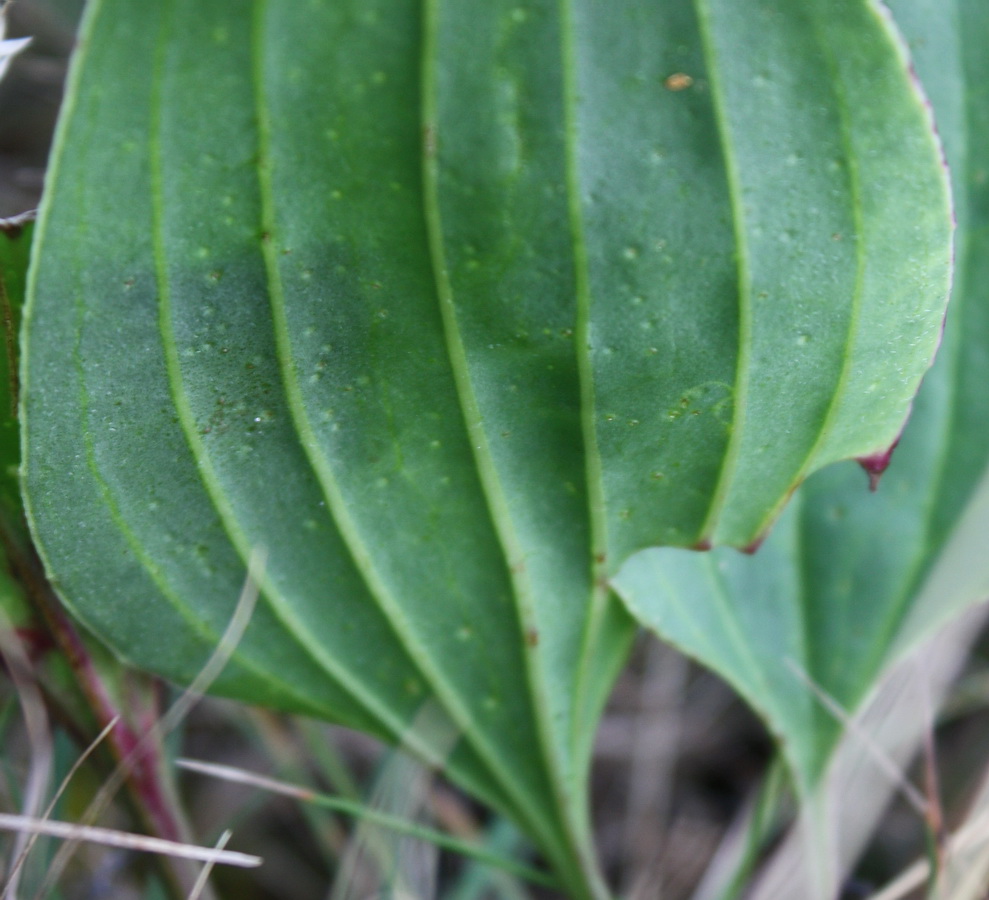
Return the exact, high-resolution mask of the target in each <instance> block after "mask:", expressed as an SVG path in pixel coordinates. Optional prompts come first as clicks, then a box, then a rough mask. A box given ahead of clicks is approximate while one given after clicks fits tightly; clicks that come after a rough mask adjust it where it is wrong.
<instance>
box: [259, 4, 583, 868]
mask: <svg viewBox="0 0 989 900" xmlns="http://www.w3.org/2000/svg"><path fill="white" fill-rule="evenodd" d="M267 6H268V0H256V3H255V6H254V19H253V30H254V40H253V42H252V51H251V53H252V59H253V63H254V71H253V76H254V90H255V116H256V121H257V126H258V137H259V141H258V142H259V161H258V166H257V169H258V183H259V187H260V198H261V216H262V227H263V230H264V233H265V234H266V235H267V236H268V240H265V241H263V242H262V256H263V257H264V262H265V269H266V272H267V279H268V295H269V297H270V299H271V308H272V320H273V326H274V336H275V346H276V353H277V355H278V361H279V366H280V368H281V371H282V380H283V384H284V390H285V395H286V399H287V403H288V408H289V411H290V414H291V415H290V418H291V420H292V422H293V424H294V427H295V429H296V432H297V433H298V436H299V440H300V442H301V444H302V447H303V449H304V450H305V453H306V456H307V458H308V459H309V464H310V465H311V466H312V468H313V471H314V472H315V474H316V477H317V480H318V481H319V484H320V486H321V488H322V491H323V494H324V496H325V498H326V507H327V510H328V511H329V513H330V515H331V516H332V518H333V520H334V522H335V523H336V526H337V529H338V531H339V533H340V535H341V537H342V538H343V541H344V544H345V545H346V546H347V549H348V551H349V553H350V555H351V558H352V560H353V562H354V565H355V568H356V570H357V572H358V573H359V574H360V575H361V577H362V579H363V580H364V583H365V585H366V587H367V589H368V592H369V594H370V595H371V596H372V597H373V598H374V599H375V601H376V603H377V605H378V608H379V609H380V610H381V612H382V613H383V614H384V616H385V618H386V619H387V621H388V622H389V624H390V625H391V628H392V630H393V632H394V634H395V636H396V638H397V639H398V641H399V643H400V644H401V645H402V646H403V647H404V648H405V650H406V652H407V654H408V655H409V657H410V659H412V661H413V662H414V663H415V665H416V666H417V667H418V668H419V670H420V672H421V673H422V675H423V678H424V680H425V681H426V682H427V683H428V684H429V685H430V686H431V687H432V689H433V691H434V692H435V694H436V696H437V697H438V698H440V700H441V701H442V703H443V705H444V706H445V707H446V709H447V710H448V712H449V713H450V714H451V716H452V718H453V719H454V721H455V722H456V723H457V725H458V727H459V728H460V729H461V730H462V734H463V737H464V738H465V739H466V740H467V741H468V742H469V743H470V745H471V746H472V747H473V749H474V751H475V752H476V753H477V755H478V756H479V757H480V758H481V759H483V760H484V761H485V763H486V764H487V766H488V768H489V771H490V772H491V773H492V774H494V775H495V777H496V779H497V781H498V783H499V784H500V785H501V787H502V789H503V790H504V791H505V795H504V796H505V798H506V799H509V800H510V801H511V803H512V804H513V805H514V808H515V810H516V812H517V813H518V814H519V817H520V819H522V820H523V821H525V822H528V824H529V827H530V828H531V829H532V832H533V833H534V834H536V835H539V836H540V838H541V839H542V840H543V841H544V842H545V843H544V846H545V847H546V848H547V849H551V848H553V847H554V846H555V845H556V844H557V840H556V838H555V836H554V829H553V827H552V824H551V823H549V821H548V820H547V819H546V817H545V816H544V815H543V812H542V811H541V810H540V809H539V805H538V802H536V801H535V798H532V797H529V796H527V795H526V793H525V791H520V789H519V788H518V785H517V783H516V780H515V778H514V777H513V776H512V773H511V769H510V767H506V766H505V764H504V762H503V760H502V757H501V754H500V753H499V752H498V750H497V748H496V747H494V746H492V745H491V744H490V742H489V741H488V740H487V738H486V737H485V735H484V733H483V731H482V730H480V729H479V728H478V727H477V726H476V724H475V722H474V716H473V715H472V713H471V711H470V709H469V708H468V707H467V706H465V705H464V704H463V703H462V702H461V700H460V698H459V696H458V693H457V691H456V690H455V689H454V688H453V687H452V686H451V685H450V684H449V683H448V682H447V680H446V678H445V676H444V675H443V673H442V672H441V671H440V670H438V669H437V668H436V666H434V665H433V664H432V660H431V654H430V652H429V651H428V649H427V648H425V647H422V646H420V645H419V643H418V641H416V640H414V639H413V635H414V630H413V629H411V628H410V627H407V625H406V616H405V614H404V613H403V611H402V609H401V606H400V604H399V603H398V602H397V601H396V599H395V598H393V597H392V596H391V592H390V590H389V589H388V587H387V585H385V583H384V582H383V581H382V579H381V577H380V576H379V575H378V573H377V572H376V570H375V566H374V559H373V556H372V554H371V553H370V552H369V550H368V548H367V547H365V546H364V542H363V539H362V538H361V536H360V531H359V529H358V527H357V525H356V523H355V522H354V520H353V518H352V517H351V515H350V514H349V512H348V510H347V504H346V501H345V499H344V496H343V493H342V491H341V490H340V488H339V486H338V484H337V479H336V476H335V474H334V472H333V466H332V464H331V463H330V461H329V459H327V457H326V455H325V453H324V452H323V449H322V445H321V443H320V441H319V439H318V437H317V435H316V432H315V430H314V429H313V427H312V423H311V422H310V420H309V417H308V414H307V412H306V407H305V401H304V398H303V396H302V392H301V389H300V385H299V381H298V376H297V373H296V371H295V367H294V365H293V364H292V360H293V352H292V346H291V338H290V335H289V325H288V318H287V314H286V309H285V294H284V289H283V286H282V283H281V275H280V271H279V266H278V257H277V253H276V244H277V241H276V239H275V235H276V233H277V230H278V229H277V228H276V227H275V217H274V186H273V183H272V177H271V157H270V147H271V124H270V117H269V113H268V108H267V103H266V101H265V98H264V92H263V84H264V71H263V49H262V45H263V34H264V27H263V23H264V18H265V10H266V8H267ZM566 856H567V855H566V854H565V853H564V854H562V855H561V857H560V858H561V859H565V858H566Z"/></svg>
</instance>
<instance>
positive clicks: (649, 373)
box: [23, 0, 950, 895]
mask: <svg viewBox="0 0 989 900" xmlns="http://www.w3.org/2000/svg"><path fill="white" fill-rule="evenodd" d="M949 247H950V224H949V219H948V201H947V188H946V181H945V177H944V173H943V171H942V169H941V165H940V162H939V159H938V155H937V148H936V145H935V142H934V140H933V136H932V133H931V128H930V123H929V121H928V117H927V114H926V111H925V109H924V107H923V104H922V102H921V98H920V96H919V94H918V93H917V92H916V90H915V89H914V86H913V85H912V83H911V80H910V77H909V74H908V71H907V66H906V63H905V59H904V58H903V56H902V54H901V53H900V51H899V48H898V46H897V45H896V43H895V40H894V38H893V36H892V34H891V32H890V30H889V27H888V23H887V22H886V21H885V20H884V19H883V17H882V16H881V15H880V14H879V13H878V12H877V11H876V9H875V8H874V7H873V5H871V4H870V3H867V2H865V0H840V2H839V3H837V4H836V3H835V2H830V3H825V2H824V0H814V2H810V3H805V4H800V5H796V4H778V3H770V2H765V0H762V2H753V3H749V4H747V6H746V8H745V10H744V11H743V10H742V9H741V8H739V7H737V5H736V4H734V3H733V2H729V0H708V2H699V0H698V2H697V3H695V4H693V5H690V4H685V3H662V4H657V3H654V2H631V0H625V2H623V3H621V4H620V5H619V6H617V7H615V6H613V5H612V6H605V5H602V4H600V3H597V2H593V0H572V2H565V3H558V4H557V3H554V4H551V3H548V2H541V3H536V2H517V0H516V2H512V3H508V2H505V0H494V2H489V3H476V4H470V5H465V4H455V3H443V2H440V0H430V2H428V3H426V4H424V5H423V4H416V3H412V2H410V0H360V2H357V0H333V2H326V0H322V2H320V0H317V2H311V3H308V4H299V3H293V2H287V0H269V2H261V0H258V2H255V3H249V2H247V0H168V2H162V3H160V4H152V5H150V6H149V5H147V4H143V3H137V2H133V0H92V2H91V3H90V6H89V9H88V13H87V18H86V23H85V26H84V31H83V35H82V42H81V49H80V52H79V54H78V55H77V58H76V61H75V65H74V67H73V74H72V77H71V83H70V86H69V91H68V95H67V101H66V108H65V112H64V114H63V117H62V120H61V123H60V128H59V135H58V139H57V146H56V150H55V153H54V156H53V163H52V168H51V171H50V173H49V177H48V190H47V193H46V196H45V201H44V207H43V211H42V220H41V223H40V225H39V230H38V235H37V239H36V250H37V252H36V254H35V261H34V268H33V270H32V280H31V290H30V300H29V307H28V313H27V321H26V325H25V330H24V335H25V342H26V358H25V364H24V367H23V372H24V378H25V383H26V389H25V399H24V407H23V410H24V432H25V437H24V446H25V448H26V454H25V469H24V471H25V487H26V493H27V497H28V504H29V512H30V517H31V521H32V524H33V527H34V529H35V533H36V536H37V539H38V542H39V545H40V547H41V550H42V552H43V554H44V557H45V559H46V563H47V565H48V568H49V571H50V574H51V576H52V578H53V580H54V581H55V583H56V585H57V586H58V588H59V590H60V591H61V593H62V595H63V596H64V597H65V599H66V601H67V602H68V603H69V604H70V605H71V606H72V608H73V609H75V610H76V611H77V613H78V614H79V615H80V617H82V618H83V619H84V620H85V621H86V622H87V623H88V624H89V625H90V627H91V628H92V629H93V630H94V631H95V632H97V633H98V634H100V635H102V636H103V637H104V638H105V639H106V640H107V641H108V642H109V643H111V644H112V645H113V646H114V647H116V648H117V650H118V651H119V652H121V653H122V654H123V655H125V656H127V657H128V658H129V659H131V660H132V661H134V662H137V663H139V664H141V665H143V666H146V667H149V668H151V669H154V670H156V671H159V672H162V673H164V674H165V675H167V676H169V677H172V678H175V679H177V680H188V679H189V678H191V677H192V676H193V674H194V673H195V671H196V669H197V667H198V666H199V665H201V663H202V661H203V660H204V658H205V657H206V656H207V655H208V653H209V652H210V650H211V648H212V646H213V644H214V643H215V642H216V640H217V638H218V635H219V634H220V633H221V632H222V629H223V627H224V625H225V623H226V619H227V617H228V616H229V615H230V611H231V608H232V606H233V603H234V601H235V598H236V597H237V595H238V592H239V587H240V581H241V580H242V578H243V573H244V561H245V560H246V559H247V558H248V555H249V553H250V551H251V548H252V547H256V546H259V545H263V546H264V547H265V548H266V549H267V551H268V560H269V563H268V567H267V570H266V572H265V574H264V577H263V579H262V585H261V587H262V589H263V602H262V604H261V605H260V606H259V608H258V611H257V613H256V617H255V621H254V622H253V624H252V627H251V629H250V630H249V631H248V633H247V635H246V637H245V639H244V641H243V643H242V645H241V646H240V647H239V648H238V650H237V652H236V654H235V655H234V657H233V659H232V663H231V666H230V668H229V669H228V670H227V672H226V673H225V674H224V676H223V678H222V679H221V680H220V682H219V683H218V684H217V686H216V687H217V689H218V690H220V691H223V692H225V693H228V694H231V695H233V696H237V697H242V698H245V699H249V700H251V701H253V702H256V703H267V704H271V705H274V706H279V707H282V708H289V709H294V710H299V711H303V712H307V713H310V714H313V715H318V716H324V717H328V718H332V719H335V720H337V721H341V722H344V723H346V724H348V725H351V726H353V727H358V728H363V729H365V730H368V731H370V732H372V733H375V734H378V735H380V736H382V737H385V738H388V739H391V740H395V741H397V740H400V739H401V738H402V737H403V735H405V734H406V732H407V729H408V725H409V723H410V722H411V720H412V717H413V716H414V714H415V711H416V709H418V708H419V707H420V706H421V705H422V703H424V702H425V701H426V700H429V699H432V700H434V701H436V702H437V703H438V704H439V705H440V706H441V707H442V708H443V709H445V710H446V713H447V715H448V716H449V717H450V719H451V721H452V722H453V723H454V725H455V726H456V727H457V728H458V729H459V731H460V733H461V734H462V738H461V741H460V743H459V745H458V748H457V750H456V751H455V752H454V755H453V757H452V760H451V761H450V766H449V769H450V772H451V774H452V775H453V777H455V778H457V779H458V780H459V781H460V782H461V783H462V784H464V785H465V786H466V787H467V788H468V789H470V790H472V791H474V792H475V793H476V794H477V795H478V796H479V797H481V798H482V799H483V800H485V801H486V802H489V803H492V804H494V805H496V806H498V807H499V808H501V809H503V810H505V811H506V812H508V813H509V814H511V815H513V816H514V817H515V818H516V820H517V821H519V822H520V823H521V824H522V825H523V826H524V827H526V828H527V829H528V831H529V833H530V834H531V835H532V836H533V837H534V838H535V840H536V841H538V842H539V843H540V845H541V846H542V848H543V850H544V851H545V853H546V854H547V856H548V858H549V859H550V861H551V862H552V864H553V865H554V866H555V867H556V868H557V870H558V871H559V873H560V874H561V876H562V877H563V878H564V879H566V880H567V882H568V885H569V887H570V889H571V890H572V891H573V893H574V894H576V895H584V894H587V893H588V892H593V891H597V892H598V893H600V891H601V889H600V887H598V886H597V885H596V884H595V875H594V864H593V860H592V859H591V842H590V837H589V833H588V832H589V826H588V823H587V817H586V791H587V786H586V775H587V767H588V764H589V758H590V749H591V741H592V738H593V732H594V724H595V722H596V719H597V716H598V713H599V711H600V708H601V706H602V705H603V702H604V699H605V696H606V694H607V691H608V688H609V686H610V683H611V681H612V679H613V676H614V674H615V672H616V671H617V668H618V667H619V665H620V664H621V662H622V660H623V658H624V654H625V650H626V647H627V644H628V641H629V640H630V638H631V633H632V624H631V622H630V620H629V619H628V617H627V615H626V614H625V613H624V612H623V611H622V609H621V607H620V605H619V604H617V603H616V602H615V601H614V600H613V599H612V597H611V595H610V594H609V592H608V589H607V585H606V580H605V579H606V576H607V575H609V574H613V573H614V572H615V571H617V569H618V567H619V565H620V564H621V562H622V561H623V560H624V558H625V557H626V556H627V555H628V554H629V553H631V552H632V551H634V550H638V549H641V548H642V547H645V546H648V545H650V544H655V543H660V544H674V545H681V546H691V545H694V544H698V543H705V542H708V541H714V542H718V543H726V544H732V545H736V546H744V545H747V544H749V543H751V542H752V541H753V540H755V539H756V538H757V537H758V536H759V535H760V534H761V533H762V531H763V530H764V529H765V528H766V527H767V523H768V522H769V521H770V520H771V519H772V518H773V517H774V516H775V515H776V513H777V512H778V511H779V509H780V508H781V507H782V505H783V503H784V502H785V499H786V497H787V496H788V495H789V493H790V492H791V491H792V489H793V488H794V486H795V485H796V484H797V483H799V482H800V481H801V480H802V479H803V478H804V477H805V476H806V475H807V474H808V473H809V472H811V471H812V470H814V469H816V468H819V467H821V466H823V465H825V464H827V463H829V462H831V461H833V460H835V459H839V458H844V457H849V456H871V455H874V454H876V453H880V452H882V451H884V450H885V449H886V448H887V447H888V446H889V445H890V444H891V443H892V441H893V440H894V439H895V437H896V435H897V434H898V432H899V430H900V427H901V425H902V422H903V419H904V417H905V415H906V413H907V410H908V407H909V404H910V401H911V398H912V397H913V395H914V392H915V390H916V387H917V384H918V382H919V379H920V377H921V375H922V374H923V372H924V370H925V369H926V367H927V365H928V362H929V360H930V357H931V354H932V352H933V349H934V346H935V344H936V342H937V339H938V334H939V328H940V322H941V316H942V312H943V303H944V297H945V295H946V291H947V282H948V270H949ZM781 398H782V402H781ZM415 749H417V750H418V751H419V752H420V753H421V754H423V755H425V756H427V757H432V758H434V759H439V758H440V757H441V755H442V754H440V753H439V750H438V748H437V747H435V746H432V745H431V742H430V739H429V737H428V736H426V737H425V738H419V739H418V745H417V746H416V748H415Z"/></svg>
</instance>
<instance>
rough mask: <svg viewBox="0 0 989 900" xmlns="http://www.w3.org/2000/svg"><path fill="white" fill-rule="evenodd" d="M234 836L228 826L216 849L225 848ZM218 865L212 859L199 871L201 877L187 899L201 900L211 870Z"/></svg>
mask: <svg viewBox="0 0 989 900" xmlns="http://www.w3.org/2000/svg"><path fill="white" fill-rule="evenodd" d="M231 837H233V832H232V831H231V830H230V829H229V828H228V829H227V830H226V831H224V832H223V834H221V835H220V839H219V840H218V841H217V842H216V845H215V846H214V847H213V849H214V850H215V851H220V850H223V848H224V847H226V846H227V843H228V842H229V840H230V838H231ZM214 865H216V860H215V859H211V860H210V861H209V862H208V863H206V865H205V866H203V870H202V871H201V872H200V873H199V877H198V878H197V879H196V883H195V884H194V885H193V886H192V890H191V891H190V892H189V896H188V898H187V900H199V898H200V896H201V895H202V893H203V891H204V890H205V889H206V883H207V882H208V881H209V875H210V872H212V871H213V866H214Z"/></svg>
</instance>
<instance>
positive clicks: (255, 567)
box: [36, 548, 267, 900]
mask: <svg viewBox="0 0 989 900" xmlns="http://www.w3.org/2000/svg"><path fill="white" fill-rule="evenodd" d="M266 562H267V551H266V550H265V549H264V548H255V550H254V552H253V553H252V554H251V559H250V562H249V564H248V573H247V579H246V580H245V582H244V588H243V590H242V591H241V594H240V598H239V599H238V601H237V606H236V608H235V609H234V613H233V615H232V616H231V618H230V622H229V624H228V625H227V628H226V630H225V631H224V633H223V635H222V637H221V638H220V642H219V644H217V646H216V649H215V650H214V651H213V653H212V654H211V656H210V658H209V659H208V660H207V661H206V664H205V665H204V666H203V668H202V670H201V671H200V673H199V675H197V676H196V678H195V679H194V680H193V682H192V684H190V685H189V687H188V688H187V689H186V690H185V691H184V692H183V694H182V696H181V697H179V699H178V700H176V701H175V703H173V704H172V706H171V707H170V708H169V710H168V712H166V713H165V715H164V716H162V717H161V719H160V720H159V721H158V722H157V723H156V725H155V726H154V728H152V729H151V730H150V731H148V732H147V733H146V734H144V735H143V736H142V737H141V739H140V740H139V741H138V742H137V744H136V745H135V746H134V747H133V749H132V750H131V751H130V753H129V754H128V755H127V757H125V758H124V759H122V760H121V761H120V763H119V765H118V766H117V768H116V769H115V770H114V772H113V773H112V774H111V775H110V777H109V778H108V779H107V780H106V781H105V782H104V784H103V786H102V787H101V788H100V790H99V791H98V792H97V794H96V796H95V797H94V798H93V800H92V802H91V803H90V804H89V807H88V808H87V809H86V812H85V814H84V815H83V816H82V817H81V821H80V824H81V826H88V825H90V824H91V823H92V822H94V821H95V820H96V818H97V817H98V816H99V815H100V814H101V813H102V812H103V810H104V809H106V807H107V806H108V805H109V803H110V801H111V800H112V799H113V796H114V795H115V794H116V792H117V791H118V790H119V789H120V786H121V785H122V784H123V783H124V781H125V780H126V778H127V776H128V774H129V772H130V769H131V767H132V766H134V765H135V764H136V763H137V762H138V761H139V760H140V759H141V757H142V756H143V754H144V753H145V752H146V750H147V748H148V747H149V746H152V745H153V744H154V742H156V741H158V740H160V739H161V738H162V737H163V736H164V735H166V734H168V733H169V732H170V731H172V730H173V729H174V728H175V727H176V726H177V725H178V724H179V723H180V722H181V721H182V720H183V719H184V718H185V717H186V716H187V715H188V714H189V711H190V710H191V709H192V708H193V706H195V705H196V703H197V702H198V701H199V700H200V698H201V697H202V696H203V694H205V693H206V691H207V690H208V689H209V686H210V685H211V684H212V683H213V682H214V681H215V680H216V679H217V677H218V676H219V675H220V673H221V672H222V671H223V669H224V668H225V666H226V665H227V662H229V660H230V657H231V656H232V655H233V652H234V650H235V649H236V647H237V645H238V644H239V643H240V640H241V638H243V636H244V632H245V631H246V630H247V626H248V624H249V623H250V620H251V617H252V615H253V613H254V607H255V605H256V604H257V599H258V590H259V589H258V585H259V584H260V581H261V577H262V575H263V572H264V567H265V564H266ZM76 843H77V841H75V840H72V839H71V838H70V839H69V840H68V841H67V842H66V843H65V844H64V845H63V846H62V847H61V848H60V850H59V852H58V853H57V854H56V855H55V858H54V859H53V860H52V863H51V866H50V868H49V871H48V874H47V875H46V877H45V879H44V881H43V883H42V885H41V887H40V888H39V890H38V893H37V895H36V897H37V898H38V900H40V898H42V897H44V895H45V894H46V893H47V892H48V891H49V890H50V888H51V887H52V886H53V885H54V884H56V883H57V881H58V879H59V878H60V877H61V875H62V872H63V871H64V870H65V866H66V865H67V863H68V861H69V859H70V857H71V855H72V853H73V851H74V849H75V846H76Z"/></svg>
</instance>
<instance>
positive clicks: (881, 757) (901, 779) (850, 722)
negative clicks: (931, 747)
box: [785, 659, 930, 816]
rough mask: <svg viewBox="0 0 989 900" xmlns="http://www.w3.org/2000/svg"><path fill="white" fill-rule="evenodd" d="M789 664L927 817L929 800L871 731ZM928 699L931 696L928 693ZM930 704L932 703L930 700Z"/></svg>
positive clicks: (881, 769)
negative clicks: (870, 733) (877, 741)
mask: <svg viewBox="0 0 989 900" xmlns="http://www.w3.org/2000/svg"><path fill="white" fill-rule="evenodd" d="M785 662H786V665H787V667H788V668H789V669H790V671H791V672H793V674H794V675H796V676H797V677H798V678H799V679H800V680H801V681H802V682H803V683H804V685H805V686H806V687H807V689H808V690H809V691H810V692H811V693H812V694H813V695H814V696H815V697H816V698H817V700H818V702H819V703H820V704H821V705H822V706H823V707H824V708H825V709H826V710H827V711H828V712H829V713H830V714H831V715H832V716H834V718H835V719H836V720H837V721H838V722H840V723H841V725H843V726H844V728H845V733H846V734H847V735H848V737H849V738H850V739H853V740H857V741H859V742H860V743H861V745H862V749H863V750H865V751H866V752H867V753H868V754H869V756H871V757H872V761H873V762H874V763H875V764H876V766H877V768H878V769H879V771H880V772H882V773H883V774H884V775H885V776H886V777H887V778H888V779H889V783H890V784H891V785H893V786H894V787H895V788H896V789H897V790H898V791H899V792H900V794H901V796H902V797H903V799H904V800H906V801H907V803H909V804H910V806H912V807H913V809H914V811H915V812H917V813H918V815H920V816H926V815H927V814H928V809H929V806H930V804H929V801H928V799H927V798H926V797H925V796H924V795H923V794H922V793H921V792H920V791H919V790H918V789H917V788H916V787H915V786H914V785H913V784H911V783H910V781H909V779H907V777H906V775H904V773H903V769H902V768H901V767H900V766H899V765H897V763H896V761H895V760H893V759H892V758H891V757H890V756H889V754H888V753H886V751H885V750H883V748H882V747H881V746H880V745H879V744H877V743H876V741H875V739H874V738H873V737H872V736H870V735H869V733H868V731H866V730H865V729H864V728H862V727H861V726H860V725H859V724H858V722H856V720H855V718H854V716H852V715H850V714H849V713H848V711H847V710H845V709H844V708H843V707H842V706H841V704H840V703H838V701H837V700H835V699H834V697H832V696H831V695H830V694H829V693H828V692H827V691H825V690H824V689H823V688H821V686H820V685H818V684H817V683H816V682H815V681H814V680H813V679H812V678H811V677H810V676H809V675H808V674H807V673H806V672H805V671H804V670H803V669H802V668H800V666H799V665H797V663H796V662H794V660H792V659H787V660H786V661H785ZM924 696H925V697H926V696H927V694H926V692H925V693H924ZM929 705H930V701H929V699H928V706H929Z"/></svg>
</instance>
